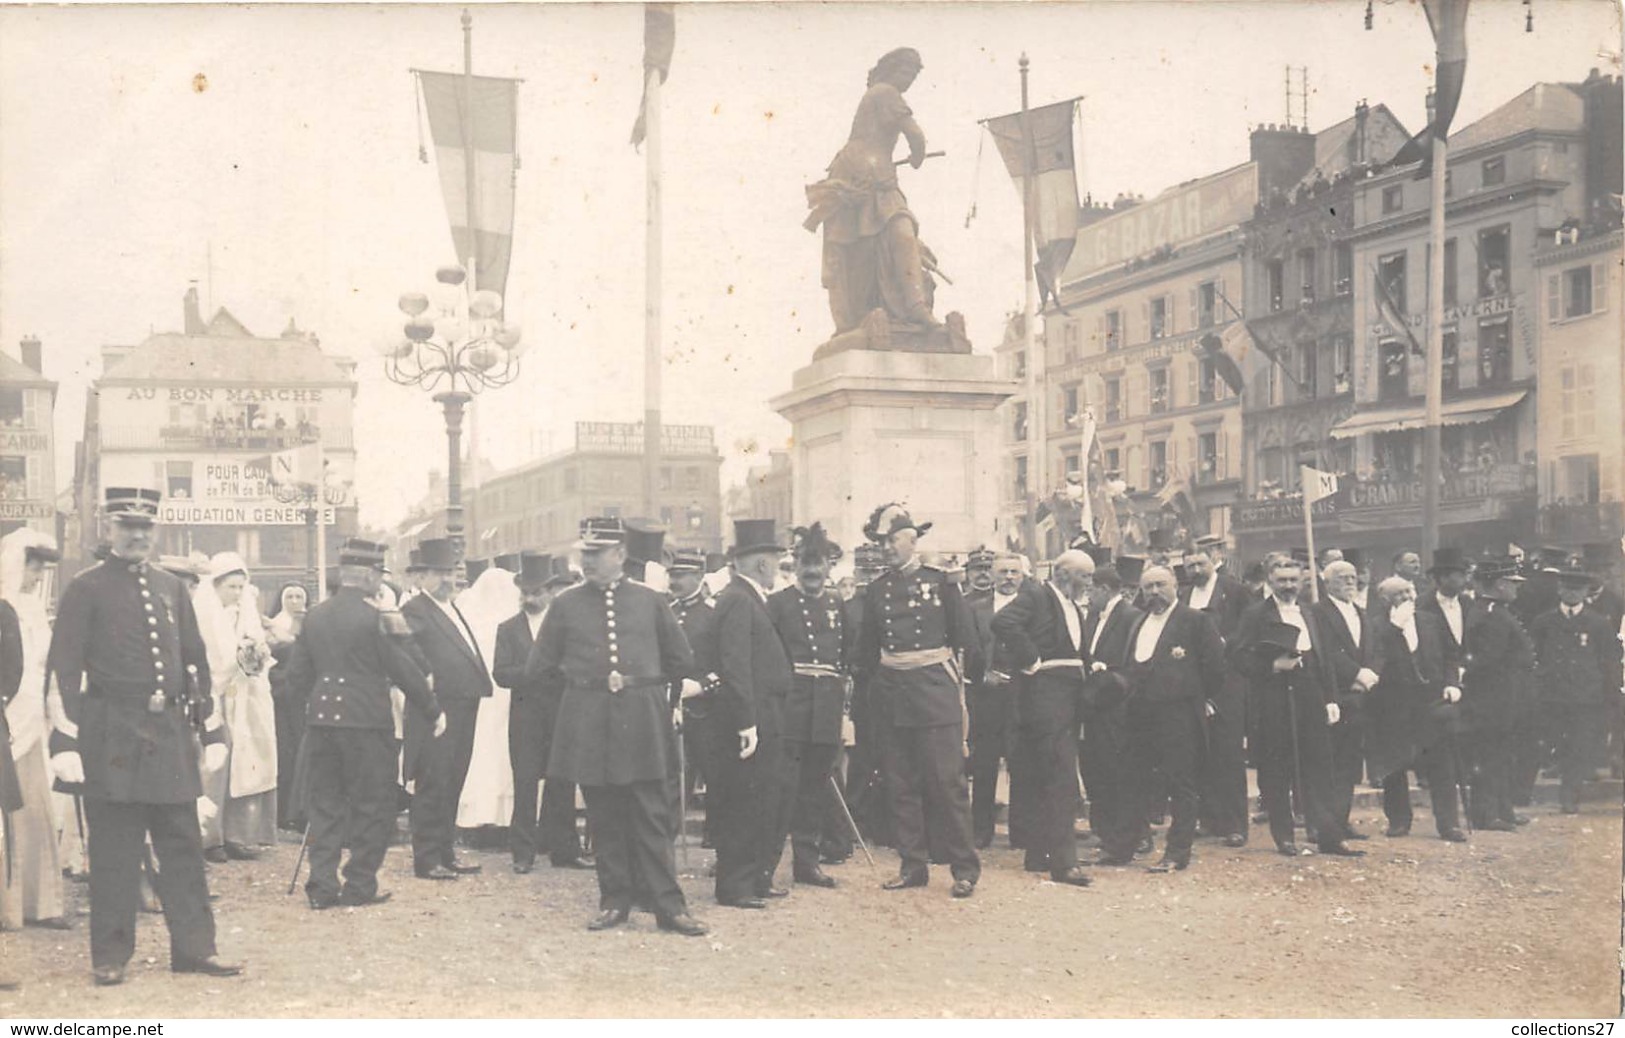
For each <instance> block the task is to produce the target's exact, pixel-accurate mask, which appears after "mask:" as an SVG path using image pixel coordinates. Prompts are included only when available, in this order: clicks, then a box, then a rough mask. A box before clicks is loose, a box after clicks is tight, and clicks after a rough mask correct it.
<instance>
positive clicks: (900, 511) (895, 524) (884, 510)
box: [863, 502, 931, 544]
mask: <svg viewBox="0 0 1625 1038" xmlns="http://www.w3.org/2000/svg"><path fill="white" fill-rule="evenodd" d="M929 529H931V524H930V523H917V522H915V521H914V518H913V517H912V516H910V515H909V514H908V512H907V511H906V510H905V509H904V508H903V506H902V505H900V504H897V503H896V502H892V503H891V504H886V505H881V506H880V507H879V508H877V509H875V510H874V511H873V512H871V513H870V514H869V521H868V522H866V523H864V524H863V535H864V536H865V537H867V538H869V539H870V540H871V541H873V542H874V543H876V544H884V543H886V541H887V540H888V539H890V537H891V535H892V534H894V533H897V532H898V531H899V530H913V531H914V532H915V533H917V534H919V535H920V536H921V537H924V536H925V533H926V531H927V530H929Z"/></svg>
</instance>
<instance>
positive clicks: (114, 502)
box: [102, 487, 163, 526]
mask: <svg viewBox="0 0 1625 1038" xmlns="http://www.w3.org/2000/svg"><path fill="white" fill-rule="evenodd" d="M162 500H163V495H162V494H160V493H158V491H156V490H153V489H152V488H150V487H108V488H107V490H106V492H105V494H104V495H103V502H102V514H104V515H106V516H107V517H108V518H109V519H111V520H113V521H114V522H118V523H131V524H134V525H138V526H151V525H152V524H153V523H155V522H157V521H158V503H159V502H160V501H162Z"/></svg>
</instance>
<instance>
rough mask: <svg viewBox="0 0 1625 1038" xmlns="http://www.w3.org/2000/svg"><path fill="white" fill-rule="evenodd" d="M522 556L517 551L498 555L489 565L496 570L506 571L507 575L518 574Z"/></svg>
mask: <svg viewBox="0 0 1625 1038" xmlns="http://www.w3.org/2000/svg"><path fill="white" fill-rule="evenodd" d="M524 554H525V553H524V552H518V551H509V552H504V553H502V554H501V555H498V556H497V557H496V558H495V559H494V560H493V561H492V562H491V565H493V566H495V567H496V568H497V569H501V570H507V571H508V572H509V573H518V572H519V569H520V567H521V566H522V565H523V557H524Z"/></svg>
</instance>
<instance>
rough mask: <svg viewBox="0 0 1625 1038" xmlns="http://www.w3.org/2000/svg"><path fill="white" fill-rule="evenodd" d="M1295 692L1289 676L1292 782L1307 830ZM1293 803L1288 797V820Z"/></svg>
mask: <svg viewBox="0 0 1625 1038" xmlns="http://www.w3.org/2000/svg"><path fill="white" fill-rule="evenodd" d="M1298 659H1299V666H1300V667H1301V666H1302V659H1303V657H1301V656H1300V657H1298ZM1293 691H1294V690H1293V688H1292V680H1291V676H1290V675H1288V678H1287V682H1286V719H1287V720H1286V723H1287V726H1288V728H1289V729H1290V731H1291V733H1292V781H1293V783H1294V789H1295V791H1296V792H1297V799H1298V803H1299V804H1301V805H1302V806H1303V821H1304V826H1305V827H1306V828H1307V827H1308V825H1309V803H1308V798H1307V797H1306V796H1305V795H1304V788H1303V760H1302V759H1301V758H1300V757H1299V755H1298V704H1297V699H1296V697H1295V696H1294V695H1293ZM1291 801H1292V798H1291V797H1288V798H1287V805H1286V809H1287V812H1288V814H1287V817H1288V818H1291V817H1292V814H1291V812H1292V802H1291ZM1294 825H1295V823H1294ZM1305 835H1307V834H1305Z"/></svg>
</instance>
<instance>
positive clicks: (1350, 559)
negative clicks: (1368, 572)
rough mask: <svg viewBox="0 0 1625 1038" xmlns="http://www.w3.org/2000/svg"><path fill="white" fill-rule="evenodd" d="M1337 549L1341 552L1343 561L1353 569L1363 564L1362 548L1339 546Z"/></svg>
mask: <svg viewBox="0 0 1625 1038" xmlns="http://www.w3.org/2000/svg"><path fill="white" fill-rule="evenodd" d="M1339 550H1340V551H1342V553H1343V561H1344V562H1346V563H1348V564H1349V565H1350V566H1353V567H1354V568H1355V569H1360V568H1361V567H1363V566H1364V565H1365V549H1364V548H1341V549H1339Z"/></svg>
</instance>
